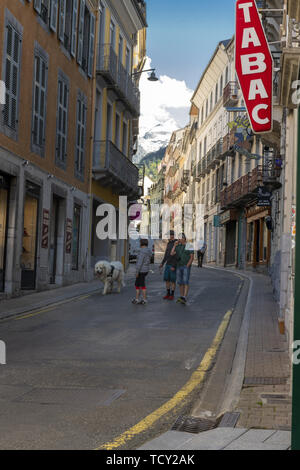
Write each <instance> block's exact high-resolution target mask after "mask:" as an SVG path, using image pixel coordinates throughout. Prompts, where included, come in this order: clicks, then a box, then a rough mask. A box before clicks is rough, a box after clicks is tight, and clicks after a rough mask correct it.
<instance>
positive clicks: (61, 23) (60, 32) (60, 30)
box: [58, 0, 66, 42]
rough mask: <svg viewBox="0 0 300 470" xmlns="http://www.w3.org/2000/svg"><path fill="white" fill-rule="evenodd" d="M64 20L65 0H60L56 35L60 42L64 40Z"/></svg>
mask: <svg viewBox="0 0 300 470" xmlns="http://www.w3.org/2000/svg"><path fill="white" fill-rule="evenodd" d="M65 21H66V0H60V2H59V25H58V37H59V40H60V41H61V42H64V40H65Z"/></svg>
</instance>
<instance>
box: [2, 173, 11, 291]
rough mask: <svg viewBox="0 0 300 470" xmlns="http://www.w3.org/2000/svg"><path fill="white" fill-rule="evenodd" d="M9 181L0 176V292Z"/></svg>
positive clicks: (4, 251)
mask: <svg viewBox="0 0 300 470" xmlns="http://www.w3.org/2000/svg"><path fill="white" fill-rule="evenodd" d="M8 200H9V179H8V178H6V177H5V176H4V175H1V174H0V292H3V291H4V286H5V259H6V244H7V218H8Z"/></svg>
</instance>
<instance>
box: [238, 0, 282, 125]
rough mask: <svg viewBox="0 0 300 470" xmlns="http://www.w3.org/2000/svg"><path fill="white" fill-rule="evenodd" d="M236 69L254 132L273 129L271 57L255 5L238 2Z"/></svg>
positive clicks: (242, 1)
mask: <svg viewBox="0 0 300 470" xmlns="http://www.w3.org/2000/svg"><path fill="white" fill-rule="evenodd" d="M235 41H236V44H235V68H236V73H237V76H238V79H239V83H240V87H241V90H242V93H243V96H244V101H245V104H246V108H247V111H248V115H249V119H250V122H251V127H252V129H253V132H254V133H256V134H260V133H265V132H271V131H272V126H273V117H272V114H273V112H272V100H273V57H272V54H271V52H270V49H269V44H268V42H267V38H266V35H265V32H264V28H263V26H262V22H261V19H260V16H259V13H258V9H257V6H256V2H255V1H254V0H251V1H246V0H237V2H236V37H235Z"/></svg>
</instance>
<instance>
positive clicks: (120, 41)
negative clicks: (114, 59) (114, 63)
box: [119, 35, 124, 64]
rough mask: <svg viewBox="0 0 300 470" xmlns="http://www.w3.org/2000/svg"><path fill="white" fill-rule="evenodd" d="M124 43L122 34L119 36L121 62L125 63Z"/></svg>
mask: <svg viewBox="0 0 300 470" xmlns="http://www.w3.org/2000/svg"><path fill="white" fill-rule="evenodd" d="M123 45H124V41H123V38H122V36H121V35H120V37H119V62H120V64H123Z"/></svg>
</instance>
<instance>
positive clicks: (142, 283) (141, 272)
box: [132, 239, 152, 305]
mask: <svg viewBox="0 0 300 470" xmlns="http://www.w3.org/2000/svg"><path fill="white" fill-rule="evenodd" d="M140 247H141V249H140V251H139V254H138V257H137V260H136V279H135V290H136V297H135V299H133V300H132V303H133V304H142V305H145V304H146V303H147V289H146V276H147V274H148V273H149V270H150V262H151V257H152V251H151V250H150V248H148V240H147V239H141V241H140ZM141 292H142V297H143V298H142V299H140V294H141Z"/></svg>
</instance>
